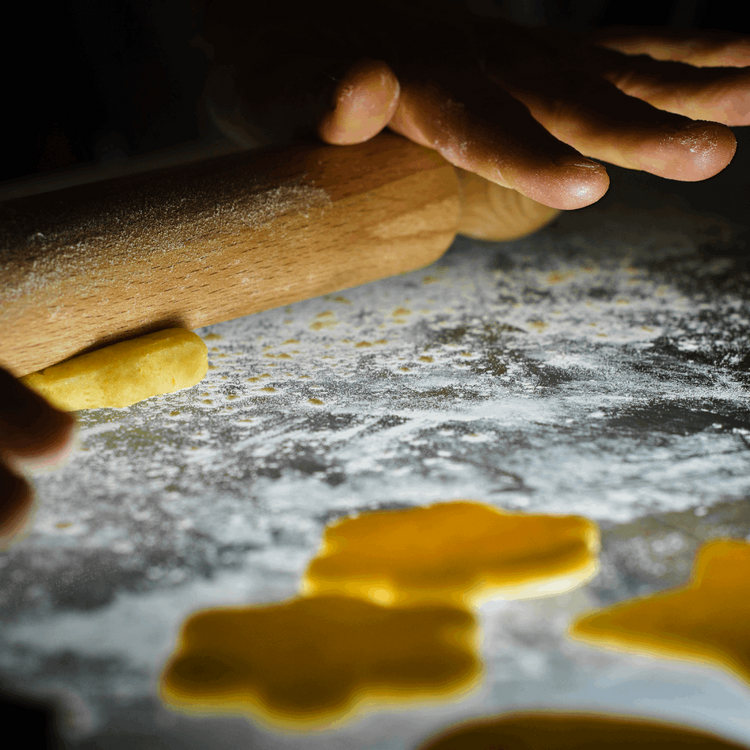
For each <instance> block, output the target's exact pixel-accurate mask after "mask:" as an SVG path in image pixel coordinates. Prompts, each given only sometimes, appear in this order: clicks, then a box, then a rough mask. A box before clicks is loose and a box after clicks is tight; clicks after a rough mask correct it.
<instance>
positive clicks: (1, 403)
mask: <svg viewBox="0 0 750 750" xmlns="http://www.w3.org/2000/svg"><path fill="white" fill-rule="evenodd" d="M74 432H75V420H74V419H73V417H72V416H71V415H70V414H66V413H65V412H63V411H60V410H59V409H55V408H54V407H52V406H51V405H50V404H48V403H47V402H46V401H45V400H44V399H43V398H42V397H41V396H39V395H38V394H36V393H34V391H32V390H30V389H29V388H27V387H26V386H25V385H24V384H23V383H21V381H19V380H17V379H16V378H14V377H13V376H12V375H11V374H10V373H9V372H8V371H7V370H4V369H3V368H2V367H0V547H3V546H5V544H7V543H8V542H9V541H10V539H11V538H12V537H14V536H16V535H17V534H18V532H19V531H21V529H22V528H23V527H24V525H25V524H26V522H27V520H28V517H29V514H30V511H31V508H32V505H33V498H34V496H33V492H32V489H31V487H30V485H29V483H28V482H26V480H25V479H24V478H23V477H22V476H20V474H19V473H17V469H19V468H20V467H24V468H29V467H32V466H45V465H53V464H56V463H58V462H59V461H61V460H62V459H63V458H64V457H65V456H66V455H67V454H68V452H69V451H70V449H71V447H72V445H73V436H74Z"/></svg>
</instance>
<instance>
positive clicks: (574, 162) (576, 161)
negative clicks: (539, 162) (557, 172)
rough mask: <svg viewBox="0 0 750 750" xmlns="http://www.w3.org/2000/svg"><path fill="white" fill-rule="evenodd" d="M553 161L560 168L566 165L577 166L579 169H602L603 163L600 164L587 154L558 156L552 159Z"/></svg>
mask: <svg viewBox="0 0 750 750" xmlns="http://www.w3.org/2000/svg"><path fill="white" fill-rule="evenodd" d="M552 163H553V164H554V165H555V166H556V167H558V168H565V167H577V168H578V169H601V166H602V165H601V164H598V163H597V162H595V161H591V159H587V158H586V157H585V156H575V155H573V156H570V155H566V156H557V157H555V158H554V159H553V160H552Z"/></svg>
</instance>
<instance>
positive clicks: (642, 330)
mask: <svg viewBox="0 0 750 750" xmlns="http://www.w3.org/2000/svg"><path fill="white" fill-rule="evenodd" d="M746 141H747V139H744V141H743V143H742V144H741V149H742V146H743V145H744V148H745V150H747V149H748V147H750V143H747V142H746ZM747 156H748V155H747V154H745V153H744V152H743V151H741V152H740V156H739V157H738V161H737V163H736V164H734V165H732V167H730V169H729V170H728V171H727V172H726V173H725V174H723V175H721V176H720V177H719V178H717V179H715V180H713V181H710V182H708V183H706V184H703V185H678V184H675V183H665V182H659V181H658V180H656V179H650V178H648V177H644V176H639V175H628V174H626V173H624V172H623V171H621V170H612V173H613V188H612V191H611V193H610V194H609V196H608V197H607V198H606V199H605V200H604V201H603V202H602V203H601V204H599V205H597V206H595V207H592V208H590V209H586V210H583V211H578V212H574V213H570V214H567V215H564V216H562V217H561V218H560V219H558V220H557V221H556V222H555V223H554V224H553V225H552V226H550V227H549V228H547V229H546V230H544V231H542V232H540V233H538V234H537V235H535V236H533V237H530V238H527V239H524V240H520V241H516V242H511V243H504V244H501V243H486V242H476V241H470V240H466V239H459V240H458V241H456V242H455V243H454V245H453V247H452V248H451V249H450V250H449V252H448V253H447V254H446V256H445V257H444V258H443V259H442V260H440V261H439V262H438V263H437V264H435V265H434V266H432V267H430V268H427V269H424V270H423V271H420V272H416V273H411V274H409V275H404V276H401V277H398V278H394V279H389V280H385V281H382V282H379V283H374V284H370V285H368V286H365V287H360V288H357V289H352V290H348V291H345V292H342V293H341V294H340V295H331V296H328V297H325V298H320V299H314V300H310V301H307V302H303V303H299V304H296V305H293V306H291V307H287V308H283V309H277V310H273V311H270V312H267V313H261V314H258V315H254V316H250V317H247V318H243V319H239V320H235V321H232V322H228V323H224V324H220V325H215V326H212V327H211V328H206V329H202V330H200V331H198V333H199V334H200V335H201V336H203V338H204V340H205V341H206V343H207V345H208V346H209V355H210V359H209V361H210V363H211V369H210V370H209V373H208V376H207V377H206V379H205V380H204V381H203V382H202V383H201V384H199V385H198V386H196V387H195V388H192V389H190V390H188V391H184V392H181V393H176V394H173V395H170V396H166V397H156V398H153V399H150V400H148V401H146V402H144V403H141V404H138V405H136V406H133V407H130V408H128V409H123V410H114V409H112V410H107V409H105V410H99V411H91V412H86V413H81V414H80V415H79V418H80V440H79V445H78V448H77V449H76V450H75V452H74V454H73V455H72V457H71V459H70V461H69V463H68V464H67V465H66V466H65V467H64V468H62V469H60V470H58V471H56V472H55V473H51V474H46V475H40V476H37V477H36V480H35V481H36V487H37V493H38V499H39V500H38V504H39V508H38V512H37V515H36V520H35V523H34V526H33V530H32V531H31V533H30V534H29V536H28V538H26V539H25V540H23V541H20V542H19V543H17V544H15V545H14V546H13V547H11V548H10V550H9V551H8V552H6V553H4V554H3V555H2V556H0V585H1V588H0V621H1V622H2V626H1V630H0V643H1V644H2V649H1V651H0V684H2V685H4V686H5V687H6V688H8V687H12V688H13V689H14V690H15V691H16V692H19V693H21V694H23V695H26V696H32V697H39V698H45V699H49V700H51V701H53V702H54V704H55V705H56V706H57V708H58V711H59V723H60V731H61V733H62V736H63V737H64V739H65V747H67V748H70V750H74V749H75V750H79V749H80V750H84V748H86V749H88V748H92V749H93V748H98V749H101V750H115V749H117V750H119V749H120V748H134V747H136V746H137V747H138V748H139V750H151V748H154V749H156V748H160V749H161V748H170V749H171V748H180V749H181V750H192V749H193V748H195V749H196V750H198V748H201V749H203V748H205V749H207V750H213V749H217V750H218V749H222V750H223V749H224V748H227V749H228V748H232V749H233V750H234V749H235V748H238V747H252V748H258V749H259V750H260V749H265V748H274V750H276V749H281V748H284V749H285V748H303V747H304V748H352V749H353V750H354V749H356V748H379V749H383V750H385V749H386V748H388V749H391V748H393V750H396V749H397V748H399V749H400V748H414V747H416V746H417V745H418V744H419V743H420V742H422V741H424V740H425V739H426V738H427V737H429V736H430V735H433V734H435V733H436V732H438V731H440V730H442V729H445V728H447V727H448V726H450V725H451V724H455V723H457V722H459V721H462V720H465V719H470V718H475V717H483V716H488V715H493V714H498V713H503V712H506V711H510V710H515V709H520V708H531V707H568V708H575V709H590V710H591V709H602V710H613V711H619V712H622V713H628V714H636V715H640V716H652V717H662V718H669V719H675V720H678V721H681V722H683V723H685V724H687V725H690V726H694V727H704V728H713V729H714V730H716V731H720V732H721V733H723V735H724V736H725V737H728V738H734V739H738V740H744V741H745V742H746V743H748V744H750V685H744V684H742V683H741V682H740V681H739V680H737V679H734V678H732V677H729V676H727V675H724V674H722V673H720V672H719V671H717V670H712V669H709V668H708V667H700V666H696V665H688V664H683V663H680V662H675V661H670V662H663V661H659V660H657V659H650V658H646V657H637V656H626V655H622V654H618V653H615V652H608V651H602V650H599V649H594V648H592V647H589V646H586V645H583V644H581V643H578V642H574V641H571V640H569V639H568V638H567V636H566V634H565V633H566V628H567V624H568V622H569V621H570V618H571V617H572V616H574V615H575V614H576V613H578V612H581V611H583V610H588V609H591V608H593V607H596V606H601V605H606V604H609V603H612V602H614V601H619V600H623V599H627V598H631V597H633V596H637V595H641V594H646V593H649V592H652V591H657V590H661V589H665V588H669V587H672V586H675V585H678V584H680V583H683V582H685V581H686V580H687V578H688V575H689V571H690V567H691V565H692V561H693V558H694V555H695V552H696V550H697V549H698V547H699V545H700V544H701V543H702V542H703V541H705V540H707V539H710V538H713V537H717V536H724V537H727V536H728V537H733V538H739V539H742V538H745V537H746V536H747V535H750V506H748V500H747V498H748V493H750V407H749V406H748V403H747V387H748V380H749V377H750V376H749V375H748V366H749V363H750V295H749V294H748V293H749V292H750V265H749V258H750V247H748V243H747V238H748V237H749V236H750V234H749V233H748V229H747V224H746V217H747V213H748V207H749V206H750V191H749V190H748V180H747V178H746V176H745V175H746V174H747V161H748V159H747ZM458 498H465V499H471V500H478V501H482V502H485V503H489V504H493V505H496V506H498V507H500V508H504V509H509V510H520V511H527V512H542V513H555V514H559V513H565V514H569V513H573V514H581V515H584V516H587V517H589V518H591V519H593V520H595V521H597V522H598V523H599V524H600V526H601V529H602V555H601V572H600V574H599V575H598V576H597V577H596V578H595V579H594V580H593V581H592V582H591V583H589V584H587V585H584V586H582V587H581V588H578V589H576V590H575V591H572V592H570V593H567V594H562V595H559V596H553V597H547V598H543V599H534V600H528V601H520V602H491V603H490V604H487V605H484V606H483V607H482V610H481V619H482V628H483V632H484V642H483V646H482V657H483V659H484V662H485V670H486V674H485V678H484V681H483V682H482V684H481V685H480V686H479V687H478V688H477V689H476V690H475V691H473V692H470V693H468V694H466V695H465V696H463V697H460V698H457V699H455V700H454V701H452V702H449V703H447V704H446V703H445V702H443V703H434V704H431V705H425V706H423V707H418V708H409V709H406V708H400V707H399V706H398V705H395V704H394V705H392V706H390V707H388V709H387V710H382V711H379V712H374V713H373V712H371V713H369V714H366V715H364V716H362V717H355V718H353V719H352V720H350V721H349V722H347V723H344V724H342V725H341V726H338V727H335V728H333V729H330V730H324V731H315V732H309V733H305V732H296V733H284V732H280V731H274V730H272V729H269V728H267V727H262V726H259V725H257V724H255V723H253V722H251V721H248V720H245V719H243V718H237V717H220V716H210V715H209V716H197V717H194V716H184V715H182V714H179V713H176V712H174V711H172V710H170V709H168V708H166V707H164V706H163V705H162V704H161V703H160V701H159V699H158V697H157V695H156V687H157V681H158V678H159V675H160V672H161V670H162V668H163V665H164V662H165V660H166V659H168V658H169V656H170V654H171V652H172V651H173V649H174V646H175V639H176V637H177V634H178V632H179V628H180V625H181V623H182V622H183V620H184V618H185V617H186V616H187V615H189V614H190V613H191V612H193V611H195V610H197V609H200V608H206V607H213V606H217V605H225V604H240V603H263V602H275V601H281V600H284V599H288V598H289V597H292V596H294V595H295V593H296V592H297V590H298V585H299V579H300V576H301V574H302V572H303V571H304V569H305V567H306V566H307V564H308V562H309V560H310V559H311V558H312V557H313V556H314V555H315V554H316V551H317V549H318V545H319V542H320V537H321V533H322V531H323V529H324V527H325V525H326V524H327V523H329V522H330V521H332V520H334V519H336V518H339V517H341V516H345V515H349V514H353V513H356V512H359V511H364V510H377V509H393V508H402V507H409V506H413V505H425V504H429V503H433V502H438V501H445V500H450V499H458Z"/></svg>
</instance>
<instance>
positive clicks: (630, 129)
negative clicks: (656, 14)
mask: <svg viewBox="0 0 750 750" xmlns="http://www.w3.org/2000/svg"><path fill="white" fill-rule="evenodd" d="M356 7H357V9H356V10H355V9H354V8H355V6H354V5H352V4H351V3H350V2H344V0H329V2H327V3H306V2H299V1H298V0H290V1H289V2H283V1H282V0H277V1H276V2H266V3H262V4H261V3H243V2H240V1H238V0H216V2H214V3H213V4H211V5H210V6H208V10H207V16H206V29H207V31H206V41H207V43H208V47H209V49H210V54H211V56H212V70H211V73H210V75H209V81H208V85H207V93H208V99H209V106H210V108H211V109H212V110H213V112H214V114H215V115H216V117H217V119H218V120H219V121H220V122H221V123H222V125H223V127H224V128H225V129H226V130H227V131H228V132H230V133H232V134H234V135H235V136H236V137H239V138H241V139H242V138H244V139H245V140H246V141H247V142H248V143H252V142H255V143H258V142H269V141H273V140H277V141H278V140H284V139H286V138H292V137H295V136H298V135H301V134H303V133H305V132H309V131H313V130H314V131H317V133H318V135H319V136H320V137H321V138H322V139H323V140H324V141H327V142H328V143H338V144H345V143H357V142H361V141H365V140H367V139H369V138H371V137H372V136H374V135H375V134H376V133H378V132H379V131H380V130H381V129H383V128H384V127H386V126H388V127H390V128H391V129H392V130H395V131H396V132H399V133H401V134H403V135H405V136H406V137H408V138H411V139H412V140H413V141H416V142H417V143H421V144H423V145H425V146H428V147H430V148H434V149H436V150H437V151H439V152H440V153H441V154H442V155H443V156H444V157H445V158H446V159H447V160H448V161H449V162H451V163H452V164H455V165H456V166H458V167H461V168H463V169H465V170H468V171H469V172H473V173H475V174H477V175H480V176H482V177H484V178H486V179H487V180H489V181H491V182H492V183H495V184H497V185H501V186H504V187H506V188H512V189H513V190H517V191H519V192H520V193H521V194H523V195H524V196H527V197H528V198H531V199H533V200H534V201H537V202H539V203H542V204H544V205H546V206H552V207H555V208H560V209H573V208H579V207H582V206H586V205H589V204H591V203H594V202H595V201H597V200H598V199H599V198H601V197H602V195H604V193H605V192H606V190H607V188H608V185H609V178H608V176H607V172H606V169H605V168H604V167H603V166H602V165H601V164H599V163H597V162H596V161H593V160H594V159H597V160H602V161H608V162H610V163H612V164H617V165H619V166H623V167H628V168H631V169H640V170H645V171H648V172H651V173H653V174H655V175H659V176H662V177H667V178H671V179H678V180H688V181H694V180H702V179H706V178H708V177H711V176H713V175H714V174H716V173H718V172H719V171H721V170H722V169H723V168H724V167H725V166H726V165H727V164H728V163H729V161H730V160H731V158H732V156H733V155H734V150H735V145H736V143H735V139H734V136H733V134H732V132H731V131H730V130H729V128H728V127H726V126H727V125H745V124H750V93H749V92H750V71H748V70H744V69H742V66H745V65H750V42H749V41H748V40H745V39H742V38H741V37H738V36H736V35H732V34H728V33H717V32H713V33H711V32H664V33H662V32H653V31H651V32H645V31H643V30H637V29H635V30H634V29H618V30H614V31H609V32H599V33H591V34H580V33H571V32H565V31H555V30H551V29H531V28H525V27H520V26H517V25H514V24H511V23H508V22H503V21H497V20H495V19H485V18H479V17H476V16H473V15H471V14H469V13H468V12H466V11H464V10H462V9H461V8H458V7H454V6H453V5H451V4H445V5H441V4H440V3H436V2H428V1H427V0H412V1H411V2H400V3H399V2H397V1H396V0H370V2H368V3H367V5H366V6H365V5H363V6H356ZM645 55H648V56H645ZM696 120H699V121H698V122H696Z"/></svg>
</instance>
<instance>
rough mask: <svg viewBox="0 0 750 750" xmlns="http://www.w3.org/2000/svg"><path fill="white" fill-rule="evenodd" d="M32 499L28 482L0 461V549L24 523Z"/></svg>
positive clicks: (29, 510)
mask: <svg viewBox="0 0 750 750" xmlns="http://www.w3.org/2000/svg"><path fill="white" fill-rule="evenodd" d="M33 500H34V495H33V492H32V491H31V487H30V486H29V484H28V482H26V481H25V480H24V479H23V478H22V477H20V476H18V474H15V473H14V472H12V471H11V470H10V469H9V468H8V467H7V466H5V465H4V464H3V463H2V461H0V549H2V548H3V547H5V546H6V545H7V544H8V542H10V540H11V539H12V538H13V537H15V536H17V535H18V533H19V532H20V531H21V530H22V529H23V527H24V526H25V525H26V523H27V521H28V518H29V515H30V512H31V508H32V507H33Z"/></svg>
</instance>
